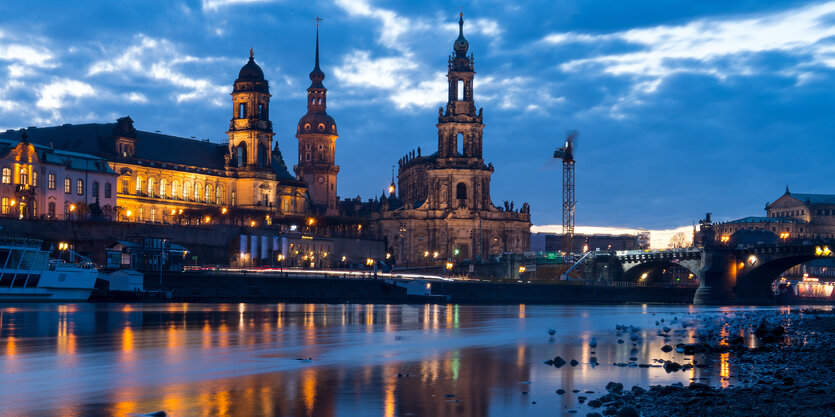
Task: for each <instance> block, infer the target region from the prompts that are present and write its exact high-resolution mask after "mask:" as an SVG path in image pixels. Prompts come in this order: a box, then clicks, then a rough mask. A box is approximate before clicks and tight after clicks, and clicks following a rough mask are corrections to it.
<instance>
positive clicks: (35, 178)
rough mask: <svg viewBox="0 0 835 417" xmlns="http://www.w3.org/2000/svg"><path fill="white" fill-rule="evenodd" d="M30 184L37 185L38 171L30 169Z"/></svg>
mask: <svg viewBox="0 0 835 417" xmlns="http://www.w3.org/2000/svg"><path fill="white" fill-rule="evenodd" d="M32 186H33V187H37V186H38V172H37V171H32Z"/></svg>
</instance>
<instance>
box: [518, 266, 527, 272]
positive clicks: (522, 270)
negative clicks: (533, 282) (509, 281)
mask: <svg viewBox="0 0 835 417" xmlns="http://www.w3.org/2000/svg"><path fill="white" fill-rule="evenodd" d="M526 269H527V268H525V265H519V273H520V274H524V273H525V270H526Z"/></svg>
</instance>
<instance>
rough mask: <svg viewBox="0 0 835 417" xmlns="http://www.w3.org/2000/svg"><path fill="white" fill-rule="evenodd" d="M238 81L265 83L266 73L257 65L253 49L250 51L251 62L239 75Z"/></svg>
mask: <svg viewBox="0 0 835 417" xmlns="http://www.w3.org/2000/svg"><path fill="white" fill-rule="evenodd" d="M238 81H264V71H263V70H262V69H261V67H259V66H258V64H256V63H255V56H254V53H253V51H252V49H250V50H249V62H247V63H246V65H244V66H243V67H242V68H241V72H239V73H238Z"/></svg>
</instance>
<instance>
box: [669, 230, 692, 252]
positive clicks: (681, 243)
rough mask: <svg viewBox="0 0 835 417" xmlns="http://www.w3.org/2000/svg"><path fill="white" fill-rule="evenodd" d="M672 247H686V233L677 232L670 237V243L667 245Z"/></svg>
mask: <svg viewBox="0 0 835 417" xmlns="http://www.w3.org/2000/svg"><path fill="white" fill-rule="evenodd" d="M667 246H669V247H670V248H672V249H680V248H686V247H687V246H689V245H688V242H687V235H685V234H684V232H678V233H676V234H674V235H673V237H672V238H670V243H669V244H668V245H667Z"/></svg>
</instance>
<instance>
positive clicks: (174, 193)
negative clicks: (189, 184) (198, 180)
mask: <svg viewBox="0 0 835 417" xmlns="http://www.w3.org/2000/svg"><path fill="white" fill-rule="evenodd" d="M178 185H179V183H178V182H177V181H172V182H171V198H177V191H180V190H179V188H180V187H178Z"/></svg>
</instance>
